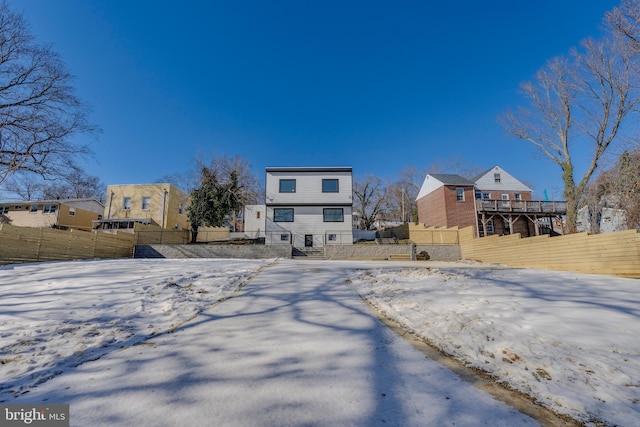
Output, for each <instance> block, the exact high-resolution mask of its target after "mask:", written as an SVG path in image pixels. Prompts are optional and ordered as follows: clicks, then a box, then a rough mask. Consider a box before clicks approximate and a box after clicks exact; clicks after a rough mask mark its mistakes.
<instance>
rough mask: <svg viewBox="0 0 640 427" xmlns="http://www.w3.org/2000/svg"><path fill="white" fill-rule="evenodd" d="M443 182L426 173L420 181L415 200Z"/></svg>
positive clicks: (440, 185)
mask: <svg viewBox="0 0 640 427" xmlns="http://www.w3.org/2000/svg"><path fill="white" fill-rule="evenodd" d="M443 185H444V184H443V183H442V182H441V181H439V180H438V179H436V178H434V177H432V176H431V175H427V176H426V177H425V179H424V182H423V183H422V187H420V192H419V193H418V197H416V200H418V199H421V198H423V197H424V196H426V195H427V194H429V193H431V192H432V191H434V190H436V189H438V188H440V187H442V186H443Z"/></svg>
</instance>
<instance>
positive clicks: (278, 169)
mask: <svg viewBox="0 0 640 427" xmlns="http://www.w3.org/2000/svg"><path fill="white" fill-rule="evenodd" d="M352 170H353V168H351V167H350V166H337V167H322V166H318V167H267V168H266V171H267V173H268V172H351V171H352Z"/></svg>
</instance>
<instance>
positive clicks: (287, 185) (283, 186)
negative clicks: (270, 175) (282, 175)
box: [280, 179, 296, 193]
mask: <svg viewBox="0 0 640 427" xmlns="http://www.w3.org/2000/svg"><path fill="white" fill-rule="evenodd" d="M280 192H281V193H295V192H296V180H295V179H281V180H280Z"/></svg>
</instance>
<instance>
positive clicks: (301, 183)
mask: <svg viewBox="0 0 640 427" xmlns="http://www.w3.org/2000/svg"><path fill="white" fill-rule="evenodd" d="M281 179H295V180H296V192H295V193H280V180H281ZM323 179H338V183H339V192H338V193H323V192H322V180H323ZM352 185H353V183H352V179H351V172H347V171H345V172H324V171H317V172H316V171H302V170H301V171H299V172H279V171H268V172H267V180H266V198H267V204H268V205H270V204H296V205H299V204H311V203H315V204H317V203H322V204H340V203H347V204H351V203H352Z"/></svg>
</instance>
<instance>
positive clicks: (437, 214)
mask: <svg viewBox="0 0 640 427" xmlns="http://www.w3.org/2000/svg"><path fill="white" fill-rule="evenodd" d="M456 188H463V189H464V201H458V200H457V194H456ZM417 205H418V219H419V221H420V222H421V223H422V224H425V225H426V226H435V227H455V226H458V227H461V228H462V227H469V226H474V227H475V226H476V210H475V194H474V190H473V187H471V186H465V187H456V186H453V185H444V186H442V187H440V188H438V189H436V190H435V191H432V192H431V193H429V194H427V195H426V196H424V197H421V198H420V199H418V201H417Z"/></svg>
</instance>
